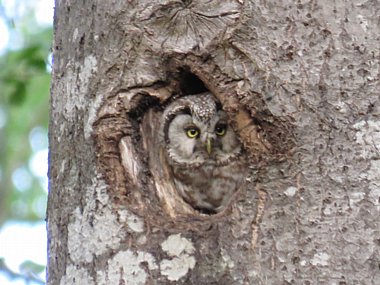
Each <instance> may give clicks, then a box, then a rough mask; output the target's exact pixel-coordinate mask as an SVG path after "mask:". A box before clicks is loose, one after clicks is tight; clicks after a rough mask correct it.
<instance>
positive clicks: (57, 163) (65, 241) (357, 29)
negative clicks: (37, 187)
mask: <svg viewBox="0 0 380 285" xmlns="http://www.w3.org/2000/svg"><path fill="white" fill-rule="evenodd" d="M55 9H56V11H55V13H56V14H55V25H54V27H55V39H54V44H53V57H54V64H53V79H52V98H51V113H50V158H49V162H50V168H49V177H50V193H49V203H48V234H49V247H48V248H49V264H48V284H61V285H62V284H380V222H379V213H380V171H379V169H380V102H379V101H380V99H379V81H380V65H379V60H380V53H379V44H380V41H379V30H380V23H379V13H380V4H379V2H377V1H344V0H336V1H327V0H325V1H238V0H215V1H201V0H198V1H171V0H167V1H164V0H162V1H146V0H139V1H56V8H55ZM204 91H210V92H211V93H212V94H214V96H215V97H216V98H217V99H218V100H219V101H220V103H221V104H222V106H223V109H224V110H226V111H227V112H228V115H229V120H230V123H231V124H232V126H233V128H234V129H235V131H236V132H237V133H238V135H239V138H240V140H241V141H242V143H243V145H244V149H245V152H246V154H247V156H248V157H249V167H248V168H249V175H248V177H247V179H246V182H245V184H244V185H243V187H242V189H240V190H239V192H238V193H237V194H236V195H235V196H234V198H233V200H232V201H231V202H230V204H229V205H228V206H227V207H226V208H225V209H224V210H223V211H221V212H220V213H217V214H204V213H201V212H199V211H197V210H195V209H193V208H192V207H191V206H190V205H188V204H187V203H186V202H184V201H183V200H182V198H181V197H180V196H179V195H178V193H177V191H176V188H175V186H174V184H173V182H172V177H171V172H170V169H169V167H168V166H167V165H166V164H165V162H164V161H163V159H162V153H161V149H162V145H160V140H159V132H158V130H159V129H160V124H161V121H160V116H161V114H162V110H163V108H164V106H166V104H167V103H168V102H170V101H171V100H175V98H178V97H180V96H183V95H188V94H197V93H201V92H204Z"/></svg>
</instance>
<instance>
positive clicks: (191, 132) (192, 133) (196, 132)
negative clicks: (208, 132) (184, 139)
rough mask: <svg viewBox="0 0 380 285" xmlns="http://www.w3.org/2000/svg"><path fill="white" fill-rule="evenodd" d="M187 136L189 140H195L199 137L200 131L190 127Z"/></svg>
mask: <svg viewBox="0 0 380 285" xmlns="http://www.w3.org/2000/svg"><path fill="white" fill-rule="evenodd" d="M186 135H187V136H188V137H189V138H191V139H193V138H195V137H197V136H199V129H198V128H196V127H190V128H187V129H186Z"/></svg>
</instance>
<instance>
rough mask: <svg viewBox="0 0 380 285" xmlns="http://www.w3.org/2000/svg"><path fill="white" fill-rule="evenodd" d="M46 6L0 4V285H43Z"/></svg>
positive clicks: (36, 0) (49, 13)
mask: <svg viewBox="0 0 380 285" xmlns="http://www.w3.org/2000/svg"><path fill="white" fill-rule="evenodd" d="M53 6H54V0H0V284H1V285H4V284H5V285H7V284H44V283H45V274H46V272H45V266H46V240H47V239H46V227H45V212H46V202H47V192H48V187H47V156H48V149H47V148H48V138H47V127H48V115H49V88H50V71H51V49H50V47H51V41H52V23H53V13H54V9H53Z"/></svg>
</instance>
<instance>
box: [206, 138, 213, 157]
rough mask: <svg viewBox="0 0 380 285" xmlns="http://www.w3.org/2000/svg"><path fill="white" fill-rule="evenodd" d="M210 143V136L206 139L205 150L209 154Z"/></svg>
mask: <svg viewBox="0 0 380 285" xmlns="http://www.w3.org/2000/svg"><path fill="white" fill-rule="evenodd" d="M211 149H212V144H211V138H207V139H206V150H207V153H208V154H211Z"/></svg>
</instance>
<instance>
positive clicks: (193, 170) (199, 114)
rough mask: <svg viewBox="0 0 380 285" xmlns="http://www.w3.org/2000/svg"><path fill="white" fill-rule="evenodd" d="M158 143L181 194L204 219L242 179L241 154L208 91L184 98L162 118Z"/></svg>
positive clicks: (217, 209)
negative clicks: (159, 141)
mask: <svg viewBox="0 0 380 285" xmlns="http://www.w3.org/2000/svg"><path fill="white" fill-rule="evenodd" d="M161 123H162V130H161V132H162V137H163V139H162V141H163V143H164V153H165V156H166V160H167V163H168V165H169V167H170V168H171V172H172V175H173V181H174V185H175V187H176V189H177V191H178V193H179V195H180V196H181V197H182V198H183V199H184V201H185V202H187V203H188V204H190V205H191V206H192V207H193V208H194V209H196V210H198V211H200V212H202V213H207V214H212V213H217V212H220V211H222V210H223V209H224V208H225V206H226V205H228V203H229V201H230V200H231V197H232V196H233V194H234V193H235V192H236V191H237V190H238V189H239V188H240V186H241V185H242V183H243V182H244V180H245V177H246V172H247V166H246V159H245V155H244V151H243V148H242V145H241V143H240V141H239V140H238V138H237V136H236V134H235V132H234V130H233V129H232V127H231V126H230V125H229V124H228V118H227V114H226V112H225V111H223V110H222V109H221V105H220V103H219V102H218V101H216V98H215V97H214V96H213V95H212V94H211V93H209V92H206V93H201V94H197V95H187V96H185V97H181V98H179V99H177V100H175V101H174V102H172V103H171V104H169V105H168V106H167V107H166V108H165V110H164V112H163V115H162V122H161Z"/></svg>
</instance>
